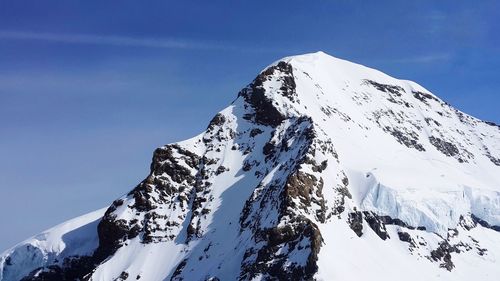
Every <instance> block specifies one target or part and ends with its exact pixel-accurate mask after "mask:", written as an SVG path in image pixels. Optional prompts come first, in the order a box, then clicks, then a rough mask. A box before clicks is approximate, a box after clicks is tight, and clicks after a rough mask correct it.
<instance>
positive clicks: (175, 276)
mask: <svg viewBox="0 0 500 281" xmlns="http://www.w3.org/2000/svg"><path fill="white" fill-rule="evenodd" d="M186 264H187V260H186V259H183V260H182V261H181V262H180V263H179V264H178V265H177V267H176V268H175V271H174V274H172V277H171V278H170V280H172V281H173V280H179V281H180V280H183V278H180V277H179V275H181V273H182V270H184V267H186Z"/></svg>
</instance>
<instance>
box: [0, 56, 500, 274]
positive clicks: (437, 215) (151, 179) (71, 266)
mask: <svg viewBox="0 0 500 281" xmlns="http://www.w3.org/2000/svg"><path fill="white" fill-rule="evenodd" d="M152 162H153V163H152V165H151V173H150V174H149V175H148V176H147V177H146V179H145V180H144V181H143V182H141V183H140V184H139V185H138V186H137V187H135V188H134V189H133V190H132V191H130V192H129V193H128V194H127V195H125V196H123V197H122V198H119V199H117V200H115V201H114V202H113V204H112V205H111V206H110V207H109V208H107V210H106V209H102V210H99V211H96V212H93V213H90V214H88V215H85V216H82V217H79V218H76V219H73V220H70V221H68V222H66V223H63V224H61V225H59V226H56V227H54V228H52V229H49V230H47V231H45V232H43V233H42V234H40V235H37V236H35V237H33V238H31V239H28V240H26V241H24V242H22V243H20V244H18V245H17V246H15V247H13V248H12V249H9V250H7V251H5V252H4V253H3V254H2V255H1V258H0V280H21V279H23V278H24V279H23V280H62V278H66V279H67V280H72V279H77V278H81V279H83V280H139V279H140V280H213V281H215V280H344V281H348V280H365V279H370V280H386V281H388V280H402V279H404V280H471V279H475V280H485V281H486V280H499V278H500V277H499V276H500V127H499V126H498V125H495V124H493V123H490V122H484V121H481V120H479V119H477V118H474V117H472V116H469V115H467V114H465V113H462V112H460V111H458V110H456V109H454V108H453V107H452V106H451V105H449V104H448V103H446V102H444V101H443V100H441V99H440V98H439V97H437V96H435V95H433V94H432V93H430V92H429V91H428V90H426V89H425V88H423V87H422V86H420V85H418V84H416V83H415V82H411V81H406V80H399V79H396V78H393V77H390V76H388V75H386V74H384V73H382V72H380V71H377V70H374V69H371V68H368V67H365V66H362V65H358V64H355V63H352V62H348V61H345V60H341V59H337V58H334V57H331V56H329V55H327V54H325V53H322V52H318V53H313V54H305V55H299V56H293V57H287V58H283V59H281V60H279V61H277V62H275V63H273V64H271V65H270V66H269V67H267V68H266V69H265V70H263V71H262V72H261V73H260V74H259V76H257V78H256V79H255V80H254V81H253V82H252V83H251V84H249V85H248V86H247V87H245V88H244V89H243V90H241V91H240V93H239V94H238V98H237V99H236V100H235V101H234V102H233V103H232V104H231V105H230V106H228V107H227V108H226V109H224V110H222V111H221V112H219V113H218V114H217V115H216V116H215V117H214V118H213V119H212V120H211V121H210V124H209V126H208V128H207V130H206V131H205V132H203V133H201V134H200V135H198V136H196V137H194V138H192V139H189V140H186V141H183V142H179V143H174V144H169V145H166V146H163V147H161V148H158V149H157V150H156V151H155V153H154V156H153V161H152Z"/></svg>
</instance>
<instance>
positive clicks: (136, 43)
mask: <svg viewBox="0 0 500 281" xmlns="http://www.w3.org/2000/svg"><path fill="white" fill-rule="evenodd" d="M0 40H37V41H49V42H60V43H69V44H92V45H106V46H121V47H146V48H164V49H193V50H221V51H252V52H276V51H279V50H276V49H271V48H260V47H255V48H253V47H251V46H246V45H237V44H234V43H230V42H218V41H202V40H185V39H179V38H147V37H129V36H116V35H96V34H68V33H46V32H30V31H12V30H3V31H2V30H0Z"/></svg>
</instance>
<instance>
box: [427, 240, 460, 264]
mask: <svg viewBox="0 0 500 281" xmlns="http://www.w3.org/2000/svg"><path fill="white" fill-rule="evenodd" d="M451 253H459V250H458V249H457V248H456V247H455V246H451V245H450V243H448V241H446V240H445V241H443V242H441V243H439V247H438V248H437V249H435V250H433V251H432V252H431V258H432V260H434V261H441V262H442V263H441V264H440V265H439V266H440V267H442V268H445V269H446V270H448V271H452V270H453V268H455V265H454V264H453V262H452V260H451Z"/></svg>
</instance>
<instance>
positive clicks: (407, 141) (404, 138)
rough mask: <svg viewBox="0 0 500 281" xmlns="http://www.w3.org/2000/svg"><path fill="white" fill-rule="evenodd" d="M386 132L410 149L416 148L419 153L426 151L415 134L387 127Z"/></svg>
mask: <svg viewBox="0 0 500 281" xmlns="http://www.w3.org/2000/svg"><path fill="white" fill-rule="evenodd" d="M384 130H385V131H387V132H389V133H390V134H391V135H392V136H393V137H394V138H396V140H397V141H398V142H399V143H401V144H404V145H406V146H407V147H409V148H415V149H416V150H418V151H425V148H424V146H423V145H422V144H420V143H419V142H418V135H417V134H416V133H415V132H409V133H405V132H403V131H400V130H398V129H396V128H391V127H385V129H384Z"/></svg>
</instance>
